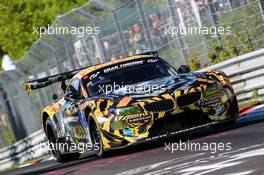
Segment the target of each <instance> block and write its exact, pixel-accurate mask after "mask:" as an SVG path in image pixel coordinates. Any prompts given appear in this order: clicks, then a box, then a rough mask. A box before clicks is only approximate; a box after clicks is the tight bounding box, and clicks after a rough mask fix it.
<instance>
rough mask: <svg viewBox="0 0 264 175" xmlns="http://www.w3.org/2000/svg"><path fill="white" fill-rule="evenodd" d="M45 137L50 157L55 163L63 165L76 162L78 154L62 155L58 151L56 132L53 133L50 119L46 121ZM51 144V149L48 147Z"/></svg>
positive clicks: (53, 129)
mask: <svg viewBox="0 0 264 175" xmlns="http://www.w3.org/2000/svg"><path fill="white" fill-rule="evenodd" d="M45 131H46V135H47V138H48V141H49V148H50V149H51V151H50V152H51V153H52V156H53V157H54V159H55V160H56V161H57V162H61V163H65V162H70V161H74V160H78V159H79V157H80V153H78V152H74V153H68V152H67V153H62V152H61V150H60V148H59V149H58V145H59V143H62V142H59V141H58V137H57V132H55V128H54V126H53V124H52V121H51V120H50V119H47V120H46V128H45ZM51 144H52V145H53V147H50V146H51Z"/></svg>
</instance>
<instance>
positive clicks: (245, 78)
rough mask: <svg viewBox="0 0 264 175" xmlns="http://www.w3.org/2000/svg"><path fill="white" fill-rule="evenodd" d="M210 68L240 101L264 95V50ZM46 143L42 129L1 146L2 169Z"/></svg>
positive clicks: (38, 151)
mask: <svg viewBox="0 0 264 175" xmlns="http://www.w3.org/2000/svg"><path fill="white" fill-rule="evenodd" d="M207 70H222V71H224V72H225V73H226V74H227V75H229V76H230V78H231V81H232V83H233V87H234V90H235V92H236V94H237V96H238V99H239V101H241V100H247V99H250V98H251V97H252V95H253V91H254V90H256V89H258V92H259V95H260V96H262V97H264V93H263V92H264V83H263V80H264V49H261V50H258V51H254V52H251V53H248V54H245V55H241V56H238V57H235V58H233V59H230V60H227V61H224V62H222V63H219V64H215V65H213V66H210V67H208V68H206V69H202V70H199V71H207ZM46 142H47V140H46V137H45V134H44V133H43V131H42V130H39V131H37V132H36V133H34V134H32V135H30V136H29V137H27V138H25V139H23V140H20V141H18V142H17V143H15V144H14V145H11V146H9V147H6V148H4V149H1V150H0V169H5V168H9V167H11V166H13V165H15V164H18V163H23V162H25V161H27V160H31V159H34V158H37V157H40V156H42V155H45V154H48V150H47V148H46V147H45V146H43V145H45V143H46ZM41 143H43V145H41Z"/></svg>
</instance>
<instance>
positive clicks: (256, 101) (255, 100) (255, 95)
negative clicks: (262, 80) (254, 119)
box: [239, 89, 264, 108]
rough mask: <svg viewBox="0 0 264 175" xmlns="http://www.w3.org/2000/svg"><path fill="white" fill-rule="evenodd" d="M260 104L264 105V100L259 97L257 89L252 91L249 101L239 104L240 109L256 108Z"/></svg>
mask: <svg viewBox="0 0 264 175" xmlns="http://www.w3.org/2000/svg"><path fill="white" fill-rule="evenodd" d="M260 104H264V98H262V97H259V94H258V89H255V90H254V91H253V97H252V98H251V99H250V100H247V101H244V102H241V103H239V107H240V108H246V107H252V106H257V105H260Z"/></svg>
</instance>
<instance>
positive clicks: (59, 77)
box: [23, 67, 89, 95]
mask: <svg viewBox="0 0 264 175" xmlns="http://www.w3.org/2000/svg"><path fill="white" fill-rule="evenodd" d="M87 68H89V67H83V68H80V69H76V70H72V71H68V72H63V73H60V74H56V75H51V76H48V77H44V78H40V79H36V80H30V81H25V82H24V83H23V86H24V88H25V90H26V92H27V94H28V95H31V94H32V91H33V90H35V89H40V88H43V87H47V86H50V85H52V84H54V83H57V82H62V81H65V80H68V79H71V78H72V77H73V76H74V75H76V74H77V73H78V72H79V71H81V70H83V69H87Z"/></svg>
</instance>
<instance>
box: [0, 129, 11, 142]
mask: <svg viewBox="0 0 264 175" xmlns="http://www.w3.org/2000/svg"><path fill="white" fill-rule="evenodd" d="M1 130H2V132H3V135H4V137H5V139H6V141H7V143H8V144H9V145H11V144H13V143H14V138H13V136H12V133H11V131H10V129H9V127H8V126H2V127H1Z"/></svg>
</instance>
